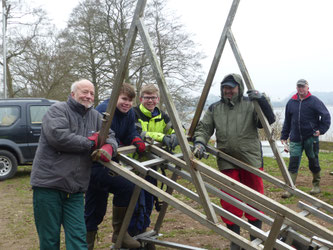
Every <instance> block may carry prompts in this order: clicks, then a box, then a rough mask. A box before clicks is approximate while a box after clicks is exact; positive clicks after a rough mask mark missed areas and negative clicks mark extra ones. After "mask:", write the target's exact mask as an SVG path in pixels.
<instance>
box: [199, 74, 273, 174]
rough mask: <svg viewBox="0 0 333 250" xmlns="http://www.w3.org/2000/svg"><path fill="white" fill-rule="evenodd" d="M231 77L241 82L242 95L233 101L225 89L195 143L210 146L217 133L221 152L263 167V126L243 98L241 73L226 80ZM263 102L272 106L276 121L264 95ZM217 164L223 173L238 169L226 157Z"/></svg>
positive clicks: (252, 107)
mask: <svg viewBox="0 0 333 250" xmlns="http://www.w3.org/2000/svg"><path fill="white" fill-rule="evenodd" d="M228 77H229V79H230V77H232V78H233V79H234V80H235V81H236V82H237V83H238V85H239V94H238V95H236V96H233V97H232V99H231V100H229V99H228V98H225V97H224V96H223V91H222V87H221V96H222V98H221V100H220V101H219V102H216V103H213V104H212V105H211V106H210V107H209V108H208V110H207V112H206V113H205V115H204V117H203V119H202V120H201V121H200V122H199V124H198V126H197V128H196V131H195V133H194V142H201V143H202V144H204V145H206V144H207V142H208V141H209V139H210V137H211V136H212V135H213V133H214V131H215V133H216V134H215V135H216V147H217V149H219V150H221V151H223V152H225V153H227V154H228V155H230V156H233V157H234V158H236V159H238V160H240V161H243V162H245V163H248V164H250V165H251V166H253V167H255V168H260V167H262V166H263V163H262V150H261V143H260V140H259V135H258V129H257V128H258V127H261V123H260V121H259V118H258V117H257V113H256V112H255V110H254V105H253V103H252V102H251V101H250V99H249V98H248V97H244V96H243V93H244V84H243V81H242V78H241V77H240V76H239V75H237V74H230V75H227V76H226V77H225V78H224V80H225V79H227V78H228ZM224 80H223V81H224ZM223 81H222V82H223ZM262 99H264V100H265V101H264V102H265V103H266V104H267V105H266V106H268V107H269V108H268V109H270V111H269V112H271V113H270V114H271V115H273V117H274V121H275V116H274V113H273V110H272V107H271V105H269V102H268V100H267V99H266V97H264V96H263V98H262ZM264 113H265V112H264ZM265 115H266V114H265ZM266 117H267V115H266ZM274 121H273V122H274ZM271 123H272V122H271ZM217 164H218V167H219V169H220V170H226V169H234V168H237V166H235V165H233V164H232V163H230V162H227V161H225V160H223V159H222V158H218V159H217Z"/></svg>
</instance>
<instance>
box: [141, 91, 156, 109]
mask: <svg viewBox="0 0 333 250" xmlns="http://www.w3.org/2000/svg"><path fill="white" fill-rule="evenodd" d="M159 101H160V98H159V97H158V95H157V93H156V94H148V93H145V94H143V96H141V97H140V102H141V103H142V105H143V106H144V107H145V108H146V109H148V110H149V111H150V112H153V111H154V108H155V107H156V105H157V104H158V103H159Z"/></svg>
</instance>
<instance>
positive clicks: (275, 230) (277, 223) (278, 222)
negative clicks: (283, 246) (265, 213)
mask: <svg viewBox="0 0 333 250" xmlns="http://www.w3.org/2000/svg"><path fill="white" fill-rule="evenodd" d="M283 220H284V217H283V216H282V215H280V214H277V215H276V217H275V220H274V223H273V226H272V228H271V231H270V233H269V235H268V238H267V240H266V241H265V247H264V250H273V246H274V242H275V241H276V238H277V237H278V235H279V233H280V228H281V226H282V224H283Z"/></svg>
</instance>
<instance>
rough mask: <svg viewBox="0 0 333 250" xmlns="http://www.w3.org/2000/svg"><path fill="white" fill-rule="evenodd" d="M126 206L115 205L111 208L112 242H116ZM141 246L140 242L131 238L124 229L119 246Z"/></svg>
mask: <svg viewBox="0 0 333 250" xmlns="http://www.w3.org/2000/svg"><path fill="white" fill-rule="evenodd" d="M126 210H127V207H115V206H113V209H112V226H113V234H112V242H113V243H116V241H117V238H118V235H119V231H120V228H121V225H122V224H123V220H124V217H125V214H126ZM140 246H141V244H140V242H139V241H137V240H135V239H133V238H132V237H131V236H130V235H129V234H128V232H127V231H126V233H125V235H124V238H123V242H122V244H121V247H123V248H139V247H140Z"/></svg>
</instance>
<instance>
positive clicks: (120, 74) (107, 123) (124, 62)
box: [98, 0, 147, 147]
mask: <svg viewBox="0 0 333 250" xmlns="http://www.w3.org/2000/svg"><path fill="white" fill-rule="evenodd" d="M146 2H147V0H138V3H137V5H136V9H135V12H134V16H133V20H132V23H131V26H130V28H129V30H128V33H127V36H126V41H125V46H124V49H123V53H122V57H121V59H120V64H119V66H118V70H117V74H116V77H115V82H114V84H113V89H112V93H111V98H110V101H109V103H108V106H107V108H106V115H105V116H104V119H103V123H102V128H101V130H100V132H99V136H98V147H100V146H101V145H104V143H105V140H106V138H107V136H108V134H109V129H110V127H111V123H112V118H113V115H114V112H115V110H116V105H117V101H118V97H119V93H120V89H121V87H122V85H123V82H124V79H125V75H126V72H127V70H128V63H129V60H130V56H131V53H132V50H133V46H134V42H135V39H136V36H137V32H138V30H137V27H136V20H138V19H139V18H140V17H141V16H143V12H144V9H145V6H146Z"/></svg>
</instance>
